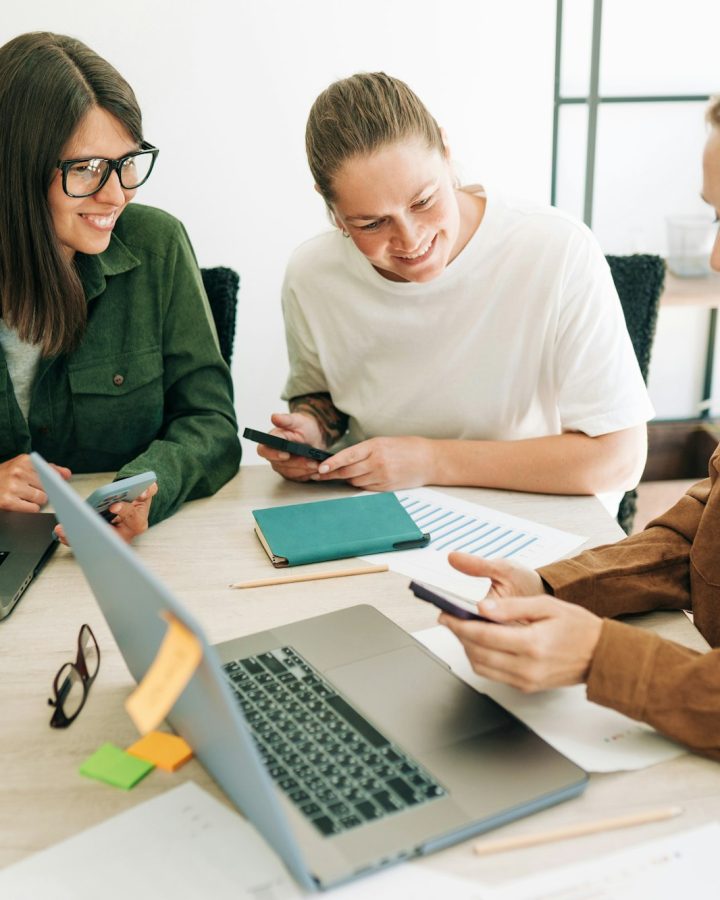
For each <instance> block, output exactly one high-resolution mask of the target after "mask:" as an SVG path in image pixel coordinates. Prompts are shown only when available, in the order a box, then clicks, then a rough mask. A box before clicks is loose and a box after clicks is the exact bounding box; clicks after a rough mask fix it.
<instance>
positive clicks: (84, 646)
mask: <svg viewBox="0 0 720 900" xmlns="http://www.w3.org/2000/svg"><path fill="white" fill-rule="evenodd" d="M99 668H100V648H99V647H98V644H97V641H96V640H95V635H94V634H93V633H92V630H91V629H90V626H89V625H83V626H82V628H81V629H80V634H79V635H78V652H77V659H76V660H75V662H74V663H72V662H67V663H65V664H64V665H63V666H61V667H60V670H59V671H58V673H57V675H56V676H55V680H54V681H53V693H54V695H55V699H54V700H53V699H52V697H51V698H50V699H49V700H48V704H49V705H50V706H54V707H55V712H54V713H53V716H52V719H50V725H51V726H52V727H53V728H67V726H68V725H69V724H70V723H71V722H74V721H75V719H76V718H77V717H78V715H79V714H80V710H81V709H82V708H83V706H84V705H85V701H86V700H87V695H88V693H89V691H90V685H91V684H92V683H93V681H95V676H96V675H97V673H98V669H99Z"/></svg>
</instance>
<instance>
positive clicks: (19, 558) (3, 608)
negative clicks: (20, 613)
mask: <svg viewBox="0 0 720 900" xmlns="http://www.w3.org/2000/svg"><path fill="white" fill-rule="evenodd" d="M56 525H57V519H56V518H55V516H53V515H52V514H51V513H22V512H9V511H6V510H0V619H4V618H5V616H8V615H10V613H11V612H12V610H13V609H14V608H15V606H16V605H17V602H18V600H19V599H20V598H21V597H22V595H23V594H24V593H25V591H26V590H27V588H28V586H29V584H30V582H31V581H32V580H33V578H34V577H35V576H36V575H37V573H38V572H39V571H40V569H41V568H42V567H43V566H44V565H45V563H46V562H47V561H48V559H49V558H50V557H51V556H52V554H53V552H54V550H55V548H56V547H57V541H56V540H55V539H54V538H53V528H54V527H55V526H56Z"/></svg>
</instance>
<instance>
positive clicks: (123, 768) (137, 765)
mask: <svg viewBox="0 0 720 900" xmlns="http://www.w3.org/2000/svg"><path fill="white" fill-rule="evenodd" d="M154 768H155V766H154V765H153V764H152V763H150V762H147V760H144V759H138V758H137V756H131V755H130V754H129V753H126V752H125V751H124V750H121V749H120V748H119V747H116V746H115V744H109V743H108V744H103V745H102V747H101V748H100V749H99V750H96V751H95V753H93V755H92V756H89V757H88V758H87V759H86V760H85V762H84V763H83V764H82V765H81V766H80V774H81V775H87V777H88V778H97V780H98V781H106V782H107V783H108V784H112V785H115V787H120V788H124V789H125V790H126V791H128V790H130V788H131V787H133V786H134V785H136V784H137V783H138V781H140V780H141V779H142V778H144V777H145V776H146V775H147V773H148V772H151V771H152V770H153V769H154Z"/></svg>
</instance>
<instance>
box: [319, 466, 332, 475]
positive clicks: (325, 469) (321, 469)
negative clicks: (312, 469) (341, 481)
mask: <svg viewBox="0 0 720 900" xmlns="http://www.w3.org/2000/svg"><path fill="white" fill-rule="evenodd" d="M329 471H330V466H324V465H323V466H319V467H318V472H319V473H320V474H321V475H325V474H326V473H327V472H329Z"/></svg>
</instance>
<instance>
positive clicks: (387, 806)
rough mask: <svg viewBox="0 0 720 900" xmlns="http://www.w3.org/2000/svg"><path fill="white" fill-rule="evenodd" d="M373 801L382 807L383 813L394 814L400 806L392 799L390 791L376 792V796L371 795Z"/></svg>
mask: <svg viewBox="0 0 720 900" xmlns="http://www.w3.org/2000/svg"><path fill="white" fill-rule="evenodd" d="M373 800H374V801H375V802H376V803H377V804H378V805H379V806H380V807H382V809H384V810H385V812H395V811H396V810H398V809H400V808H401V804H400V803H399V802H398V801H397V800H395V799H394V797H393V796H392V794H391V793H390V791H378V793H377V794H373Z"/></svg>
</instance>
